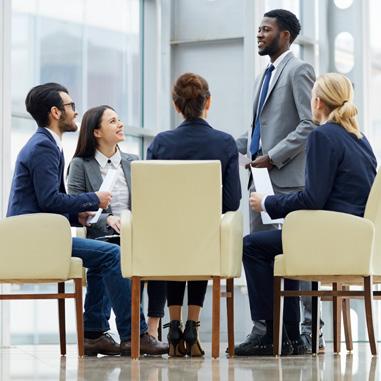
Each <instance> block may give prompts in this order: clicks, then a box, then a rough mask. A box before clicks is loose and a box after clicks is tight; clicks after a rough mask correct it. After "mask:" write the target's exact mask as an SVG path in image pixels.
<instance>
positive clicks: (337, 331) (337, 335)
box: [332, 283, 342, 353]
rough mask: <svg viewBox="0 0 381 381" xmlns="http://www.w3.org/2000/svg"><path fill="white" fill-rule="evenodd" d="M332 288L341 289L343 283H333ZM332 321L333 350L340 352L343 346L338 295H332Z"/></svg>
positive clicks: (334, 289)
mask: <svg viewBox="0 0 381 381" xmlns="http://www.w3.org/2000/svg"><path fill="white" fill-rule="evenodd" d="M332 290H333V291H338V290H341V285H340V284H338V283H332ZM332 302H333V303H332V313H333V316H332V318H333V319H332V322H333V352H334V353H340V347H341V306H342V304H341V299H340V298H338V297H337V296H333V297H332Z"/></svg>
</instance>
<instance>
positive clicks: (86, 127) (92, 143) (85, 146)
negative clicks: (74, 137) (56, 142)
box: [74, 105, 115, 158]
mask: <svg viewBox="0 0 381 381" xmlns="http://www.w3.org/2000/svg"><path fill="white" fill-rule="evenodd" d="M107 109H110V110H113V111H115V110H114V109H113V108H112V107H111V106H107V105H102V106H97V107H93V108H91V109H89V110H87V111H86V112H85V113H84V114H83V118H82V123H81V128H80V130H79V137H78V143H77V148H76V149H75V153H74V157H82V158H90V157H94V156H95V150H96V149H97V139H96V138H95V136H94V130H98V129H99V128H100V127H101V121H102V116H103V113H104V112H105V111H106V110H107Z"/></svg>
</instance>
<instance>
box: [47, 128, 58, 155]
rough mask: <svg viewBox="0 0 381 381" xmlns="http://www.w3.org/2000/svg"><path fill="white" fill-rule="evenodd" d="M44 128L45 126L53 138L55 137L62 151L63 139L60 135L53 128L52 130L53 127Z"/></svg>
mask: <svg viewBox="0 0 381 381" xmlns="http://www.w3.org/2000/svg"><path fill="white" fill-rule="evenodd" d="M44 128H45V130H47V131H49V133H50V135H52V136H53V139H54V141H55V142H56V144H57V146H58V148H59V149H60V151H62V149H63V148H62V141H61V138H60V137H59V135H58V134H56V133H55V132H54V131H53V130H51V129H50V128H48V127H44Z"/></svg>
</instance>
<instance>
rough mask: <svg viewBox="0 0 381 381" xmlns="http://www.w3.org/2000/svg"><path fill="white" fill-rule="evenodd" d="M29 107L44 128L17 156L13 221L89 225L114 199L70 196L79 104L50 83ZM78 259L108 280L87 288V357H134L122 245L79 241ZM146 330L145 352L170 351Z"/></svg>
mask: <svg viewBox="0 0 381 381" xmlns="http://www.w3.org/2000/svg"><path fill="white" fill-rule="evenodd" d="M25 105H26V109H27V111H28V112H29V113H30V114H31V115H32V117H33V118H34V119H35V121H36V122H37V124H38V126H39V127H38V129H37V131H36V132H35V134H34V135H33V136H32V137H31V138H30V139H29V141H28V142H27V143H26V145H25V146H24V147H23V148H22V150H21V151H20V153H19V155H18V157H17V161H16V167H15V172H14V177H13V181H12V187H11V193H10V197H9V205H8V211H7V216H16V215H20V214H27V213H57V214H62V215H64V216H66V217H67V218H68V219H69V220H70V222H71V223H73V224H78V223H80V224H82V225H85V224H86V220H87V218H88V217H89V215H90V213H89V211H95V210H97V209H98V208H106V207H107V205H108V204H109V203H110V200H111V194H110V193H109V192H95V193H94V192H91V193H83V194H80V195H76V196H72V195H68V194H66V190H65V185H64V166H65V164H64V156H63V152H62V144H61V138H62V134H63V133H64V132H66V131H76V130H77V125H76V123H75V118H76V116H77V113H76V112H75V104H74V102H73V100H72V99H71V97H70V95H69V93H68V91H67V89H66V88H65V87H63V86H61V85H59V84H57V83H46V84H44V85H40V86H36V87H34V88H33V89H31V90H30V91H29V93H28V95H27V97H26V100H25ZM42 239H43V237H42ZM72 255H73V256H74V257H78V258H81V259H82V261H83V265H84V266H85V267H87V268H89V269H92V270H93V271H97V272H99V273H101V274H102V275H103V277H102V278H96V279H95V280H94V279H93V278H94V277H93V278H92V281H89V282H88V285H87V294H86V299H85V312H84V325H85V354H86V355H93V356H96V355H97V354H98V353H99V354H105V355H117V354H122V355H129V354H130V352H131V342H130V337H131V291H130V281H129V280H128V279H124V278H123V277H122V274H121V269H120V252H119V246H117V245H113V244H110V243H105V242H101V241H96V240H91V239H83V238H73V246H72ZM99 279H101V281H99ZM106 293H107V295H108V296H109V298H110V300H111V304H112V308H113V309H114V312H115V316H116V323H117V328H118V332H119V336H120V340H121V344H120V345H119V344H117V343H116V342H115V341H114V339H113V338H112V337H111V336H110V335H108V334H107V333H105V332H106V331H108V330H109V325H108V319H107V316H106V314H105V311H104V308H103V307H104V306H103V305H104V303H103V297H104V296H105V294H106ZM140 329H141V333H142V337H141V352H143V353H146V354H164V353H166V352H167V351H168V346H167V345H166V344H162V343H160V342H158V341H157V340H156V339H155V338H154V337H152V336H150V335H148V333H147V325H146V322H145V318H144V315H143V313H141V322H140Z"/></svg>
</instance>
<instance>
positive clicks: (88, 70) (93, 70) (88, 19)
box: [10, 0, 142, 343]
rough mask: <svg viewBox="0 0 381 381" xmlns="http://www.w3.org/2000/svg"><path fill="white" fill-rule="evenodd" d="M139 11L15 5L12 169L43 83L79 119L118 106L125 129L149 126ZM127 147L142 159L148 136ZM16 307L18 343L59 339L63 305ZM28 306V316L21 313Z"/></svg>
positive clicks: (68, 141) (119, 4)
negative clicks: (60, 93) (63, 97)
mask: <svg viewBox="0 0 381 381" xmlns="http://www.w3.org/2000/svg"><path fill="white" fill-rule="evenodd" d="M140 7H141V4H140V0H109V1H108V2H107V4H105V2H104V1H103V0H91V1H88V0H66V1H65V2H62V1H59V0H28V1H25V0H13V1H12V129H11V144H12V147H11V152H12V158H11V161H12V166H14V163H15V161H16V157H17V154H18V152H19V151H20V149H21V148H22V146H23V145H24V144H25V143H26V141H27V140H28V139H29V138H30V136H31V135H32V134H33V132H34V131H35V129H36V123H35V122H34V121H33V119H32V118H31V117H30V116H29V114H28V113H27V112H26V110H25V104H24V102H25V97H26V94H27V92H28V91H29V90H30V88H32V87H33V86H35V85H37V84H40V83H44V82H58V83H60V84H62V85H64V86H65V87H67V88H68V90H69V92H70V95H71V96H72V98H73V100H74V101H75V103H76V106H77V111H78V113H79V117H78V119H79V122H80V118H81V116H82V115H83V113H84V112H85V111H86V110H87V109H88V108H90V107H93V106H97V105H101V104H107V105H110V106H112V107H113V108H115V109H116V111H117V112H118V114H119V115H120V118H121V119H122V120H123V122H124V124H125V126H127V127H142V117H141V99H142V90H141V89H142V79H141V67H142V64H141V59H142V55H141V23H140ZM77 139H78V132H76V133H66V134H65V135H64V137H63V146H64V152H65V160H66V165H67V164H68V163H69V162H70V160H71V158H72V156H73V154H74V150H75V147H76V144H77ZM120 146H121V149H122V150H123V151H125V152H130V153H133V154H137V155H139V156H140V157H142V138H139V137H134V136H126V140H125V141H124V142H122V143H121V144H120ZM12 169H13V168H12ZM33 287H37V286H33ZM33 287H32V288H33ZM13 288H14V289H15V290H17V289H21V290H23V289H26V288H28V286H21V287H20V286H15V287H13ZM29 288H30V287H29ZM42 288H43V289H44V290H46V291H48V292H49V291H53V290H55V287H54V288H53V286H43V287H42V286H41V287H40V289H42ZM10 305H11V319H10V321H11V327H10V329H11V340H12V343H28V342H29V343H31V342H32V343H37V342H49V341H51V340H54V341H57V340H58V330H57V329H56V323H55V321H54V319H53V320H52V319H48V318H46V317H47V316H51V315H52V316H55V315H56V302H54V301H51V302H49V301H47V302H40V301H38V302H25V303H20V302H12V303H11V304H10ZM23 308H26V309H27V311H28V312H27V315H25V313H24V314H23V313H22V312H21V311H22V309H23ZM68 310H70V306H68ZM41 315H43V316H45V318H44V319H43V318H41ZM67 315H68V318H69V327H68V332H69V334H70V333H74V332H75V329H74V321H73V322H72V321H71V320H73V319H72V318H73V316H71V314H67ZM30 332H33V334H32V335H31V334H30ZM72 337H73V338H75V335H73V336H72Z"/></svg>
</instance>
